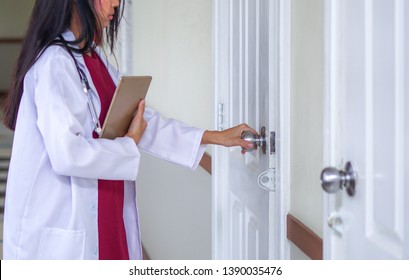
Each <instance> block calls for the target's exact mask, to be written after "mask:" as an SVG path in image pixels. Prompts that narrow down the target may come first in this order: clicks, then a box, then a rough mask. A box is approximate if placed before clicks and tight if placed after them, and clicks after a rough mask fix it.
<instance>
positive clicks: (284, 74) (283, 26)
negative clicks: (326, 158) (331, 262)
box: [277, 0, 291, 260]
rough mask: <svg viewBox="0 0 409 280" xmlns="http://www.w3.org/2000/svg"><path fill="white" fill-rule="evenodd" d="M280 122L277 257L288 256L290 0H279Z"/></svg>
mask: <svg viewBox="0 0 409 280" xmlns="http://www.w3.org/2000/svg"><path fill="white" fill-rule="evenodd" d="M279 5H280V7H279V10H280V15H279V18H280V19H279V21H280V22H279V28H280V31H279V34H280V35H279V36H280V38H279V44H280V46H279V57H280V61H279V64H280V69H279V71H280V73H279V79H280V80H279V85H280V88H279V96H278V99H279V100H278V104H279V106H278V110H279V115H278V118H279V121H278V131H277V151H279V152H278V155H277V156H278V173H277V174H278V176H279V177H278V178H279V180H280V181H279V188H278V189H277V190H278V193H277V197H278V202H279V213H278V223H277V226H278V231H279V240H278V251H279V252H278V257H279V259H284V260H286V259H290V243H289V241H288V239H287V214H288V213H289V211H290V206H291V173H290V170H291V0H280V2H279Z"/></svg>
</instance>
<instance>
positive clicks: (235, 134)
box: [201, 124, 258, 149]
mask: <svg viewBox="0 0 409 280" xmlns="http://www.w3.org/2000/svg"><path fill="white" fill-rule="evenodd" d="M246 130H250V131H252V132H253V133H255V134H258V133H257V131H255V130H254V129H253V128H251V127H250V126H248V125H247V124H241V125H238V126H235V127H232V128H229V129H226V130H223V131H209V130H206V131H205V132H204V133H203V137H202V142H201V144H214V145H222V146H225V147H233V146H240V147H242V148H244V149H246V148H252V147H253V144H252V143H250V142H247V141H245V140H243V139H241V134H242V133H243V131H246Z"/></svg>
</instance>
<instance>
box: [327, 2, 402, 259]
mask: <svg viewBox="0 0 409 280" xmlns="http://www.w3.org/2000/svg"><path fill="white" fill-rule="evenodd" d="M326 4H327V7H326V24H327V25H326V26H327V27H328V28H327V30H326V43H327V45H326V48H327V53H326V54H327V56H326V58H327V60H326V61H327V63H326V66H327V68H326V73H327V77H326V81H327V84H326V97H327V100H326V105H327V106H326V116H327V117H326V137H325V138H326V139H325V143H326V146H325V151H326V152H325V154H326V157H325V163H326V165H327V166H334V167H337V168H338V169H340V170H343V169H344V166H345V164H346V163H347V162H351V163H352V166H353V168H354V171H355V172H356V175H357V180H356V185H355V192H354V193H353V191H351V189H350V191H349V192H348V191H347V190H346V189H345V187H344V190H339V191H338V192H336V193H335V194H326V195H325V196H324V199H325V201H324V203H325V205H324V208H325V209H326V211H325V215H324V216H325V217H324V218H325V221H324V223H325V224H324V257H325V258H327V259H409V191H408V187H409V146H408V143H409V142H408V141H409V109H408V108H409V94H408V93H409V84H408V83H409V71H408V67H409V66H408V65H409V55H408V49H409V2H408V1H406V0H366V1H363V0H362V1H356V0H343V1H339V0H327V1H326ZM330 172H331V171H330ZM332 172H333V174H332V175H331V176H327V179H328V180H334V179H336V174H335V173H334V170H332ZM327 175H328V174H327ZM345 179H346V181H347V182H350V181H351V180H348V179H350V178H345ZM328 183H329V182H328ZM332 187H334V186H332ZM334 188H335V187H334ZM337 188H338V187H337ZM327 219H328V220H327Z"/></svg>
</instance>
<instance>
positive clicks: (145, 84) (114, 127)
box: [100, 76, 152, 139]
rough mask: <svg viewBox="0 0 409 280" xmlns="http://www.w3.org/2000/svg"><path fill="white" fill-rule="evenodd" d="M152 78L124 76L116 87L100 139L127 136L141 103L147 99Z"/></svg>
mask: <svg viewBox="0 0 409 280" xmlns="http://www.w3.org/2000/svg"><path fill="white" fill-rule="evenodd" d="M151 80H152V77H150V76H123V77H122V78H121V79H120V80H119V83H118V86H117V87H116V90H115V93H114V96H113V98H112V101H111V105H110V106H109V109H108V113H107V116H106V118H105V122H104V125H103V126H102V133H101V136H100V138H107V139H115V138H116V137H122V136H125V134H126V133H127V132H128V128H129V126H130V125H131V122H132V120H133V118H134V116H135V114H136V109H137V108H138V105H139V102H140V101H141V100H142V99H144V98H145V97H146V94H147V93H148V89H149V86H150V84H151Z"/></svg>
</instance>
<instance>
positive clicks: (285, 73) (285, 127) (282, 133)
mask: <svg viewBox="0 0 409 280" xmlns="http://www.w3.org/2000/svg"><path fill="white" fill-rule="evenodd" d="M228 1H232V0H225V1H218V0H213V46H212V53H213V54H212V56H213V91H214V116H215V118H214V128H215V129H220V126H221V125H220V119H221V118H222V119H223V118H225V116H226V115H228V112H227V111H226V110H223V108H220V105H219V104H220V101H219V99H218V97H219V92H227V89H226V88H225V84H224V83H223V82H221V81H220V80H221V78H220V77H224V76H226V75H227V73H228V68H227V67H226V65H228V56H229V54H228V53H226V52H225V51H224V50H225V49H226V48H228V44H229V36H228V26H229V21H228V20H226V19H221V18H219V17H218V15H219V12H220V11H221V10H223V9H227V4H228ZM247 1H248V0H247ZM274 1H275V2H274ZM270 3H274V4H275V5H269V7H270V13H272V14H273V15H275V16H273V17H272V18H274V19H275V20H276V22H270V28H269V32H270V38H273V39H271V41H270V43H271V44H274V45H276V46H278V48H277V50H276V52H275V53H274V54H273V55H271V56H270V63H269V64H270V75H271V77H270V81H274V82H275V83H276V84H275V85H274V86H276V87H277V88H276V92H277V98H276V102H277V103H276V104H274V105H273V106H274V107H275V108H276V109H277V111H276V112H273V111H272V110H271V109H270V112H269V114H275V116H276V120H277V121H276V124H275V130H276V196H275V197H276V198H275V200H276V203H275V205H273V207H275V209H271V210H272V211H274V210H275V211H276V229H270V231H271V230H273V232H275V235H274V236H272V237H271V238H272V239H273V241H274V240H275V242H274V243H275V247H276V248H275V249H274V248H270V252H271V251H272V250H274V251H275V255H276V257H277V258H278V259H290V243H289V241H288V239H287V214H288V213H289V210H290V197H291V189H290V176H291V174H290V167H291V164H290V160H291V141H290V135H291V129H290V128H291V119H290V107H291V0H270ZM274 26H277V27H278V28H277V29H276V30H274ZM274 33H278V34H274ZM219 53H222V54H225V55H224V56H223V55H222V56H219ZM272 53H273V52H271V54H272ZM274 65H278V66H275V67H274ZM272 94H273V92H272V91H270V93H269V95H270V97H271V96H272ZM269 100H273V99H272V98H270V99H269ZM273 106H271V105H270V108H272V107H273ZM270 128H272V127H271V124H270ZM225 153H226V151H225V150H223V149H220V148H218V147H215V148H214V149H213V157H212V161H213V163H212V174H213V176H212V258H213V259H222V258H223V256H221V255H217V253H216V252H218V251H220V250H219V249H220V248H221V240H219V239H218V235H217V233H218V232H219V226H218V225H219V224H223V223H224V221H223V217H220V216H223V215H217V213H216V211H215V209H216V206H217V207H218V208H219V209H220V208H222V209H227V204H226V203H227V198H226V197H225V195H221V197H220V196H219V193H218V192H216V188H218V186H223V184H224V185H225V184H226V181H225V179H223V176H221V174H222V173H223V170H222V167H223V166H225V163H226V160H227V159H226V157H225V156H224V154H225ZM270 207H271V206H270ZM270 243H272V242H270ZM272 246H273V247H274V245H272Z"/></svg>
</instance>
